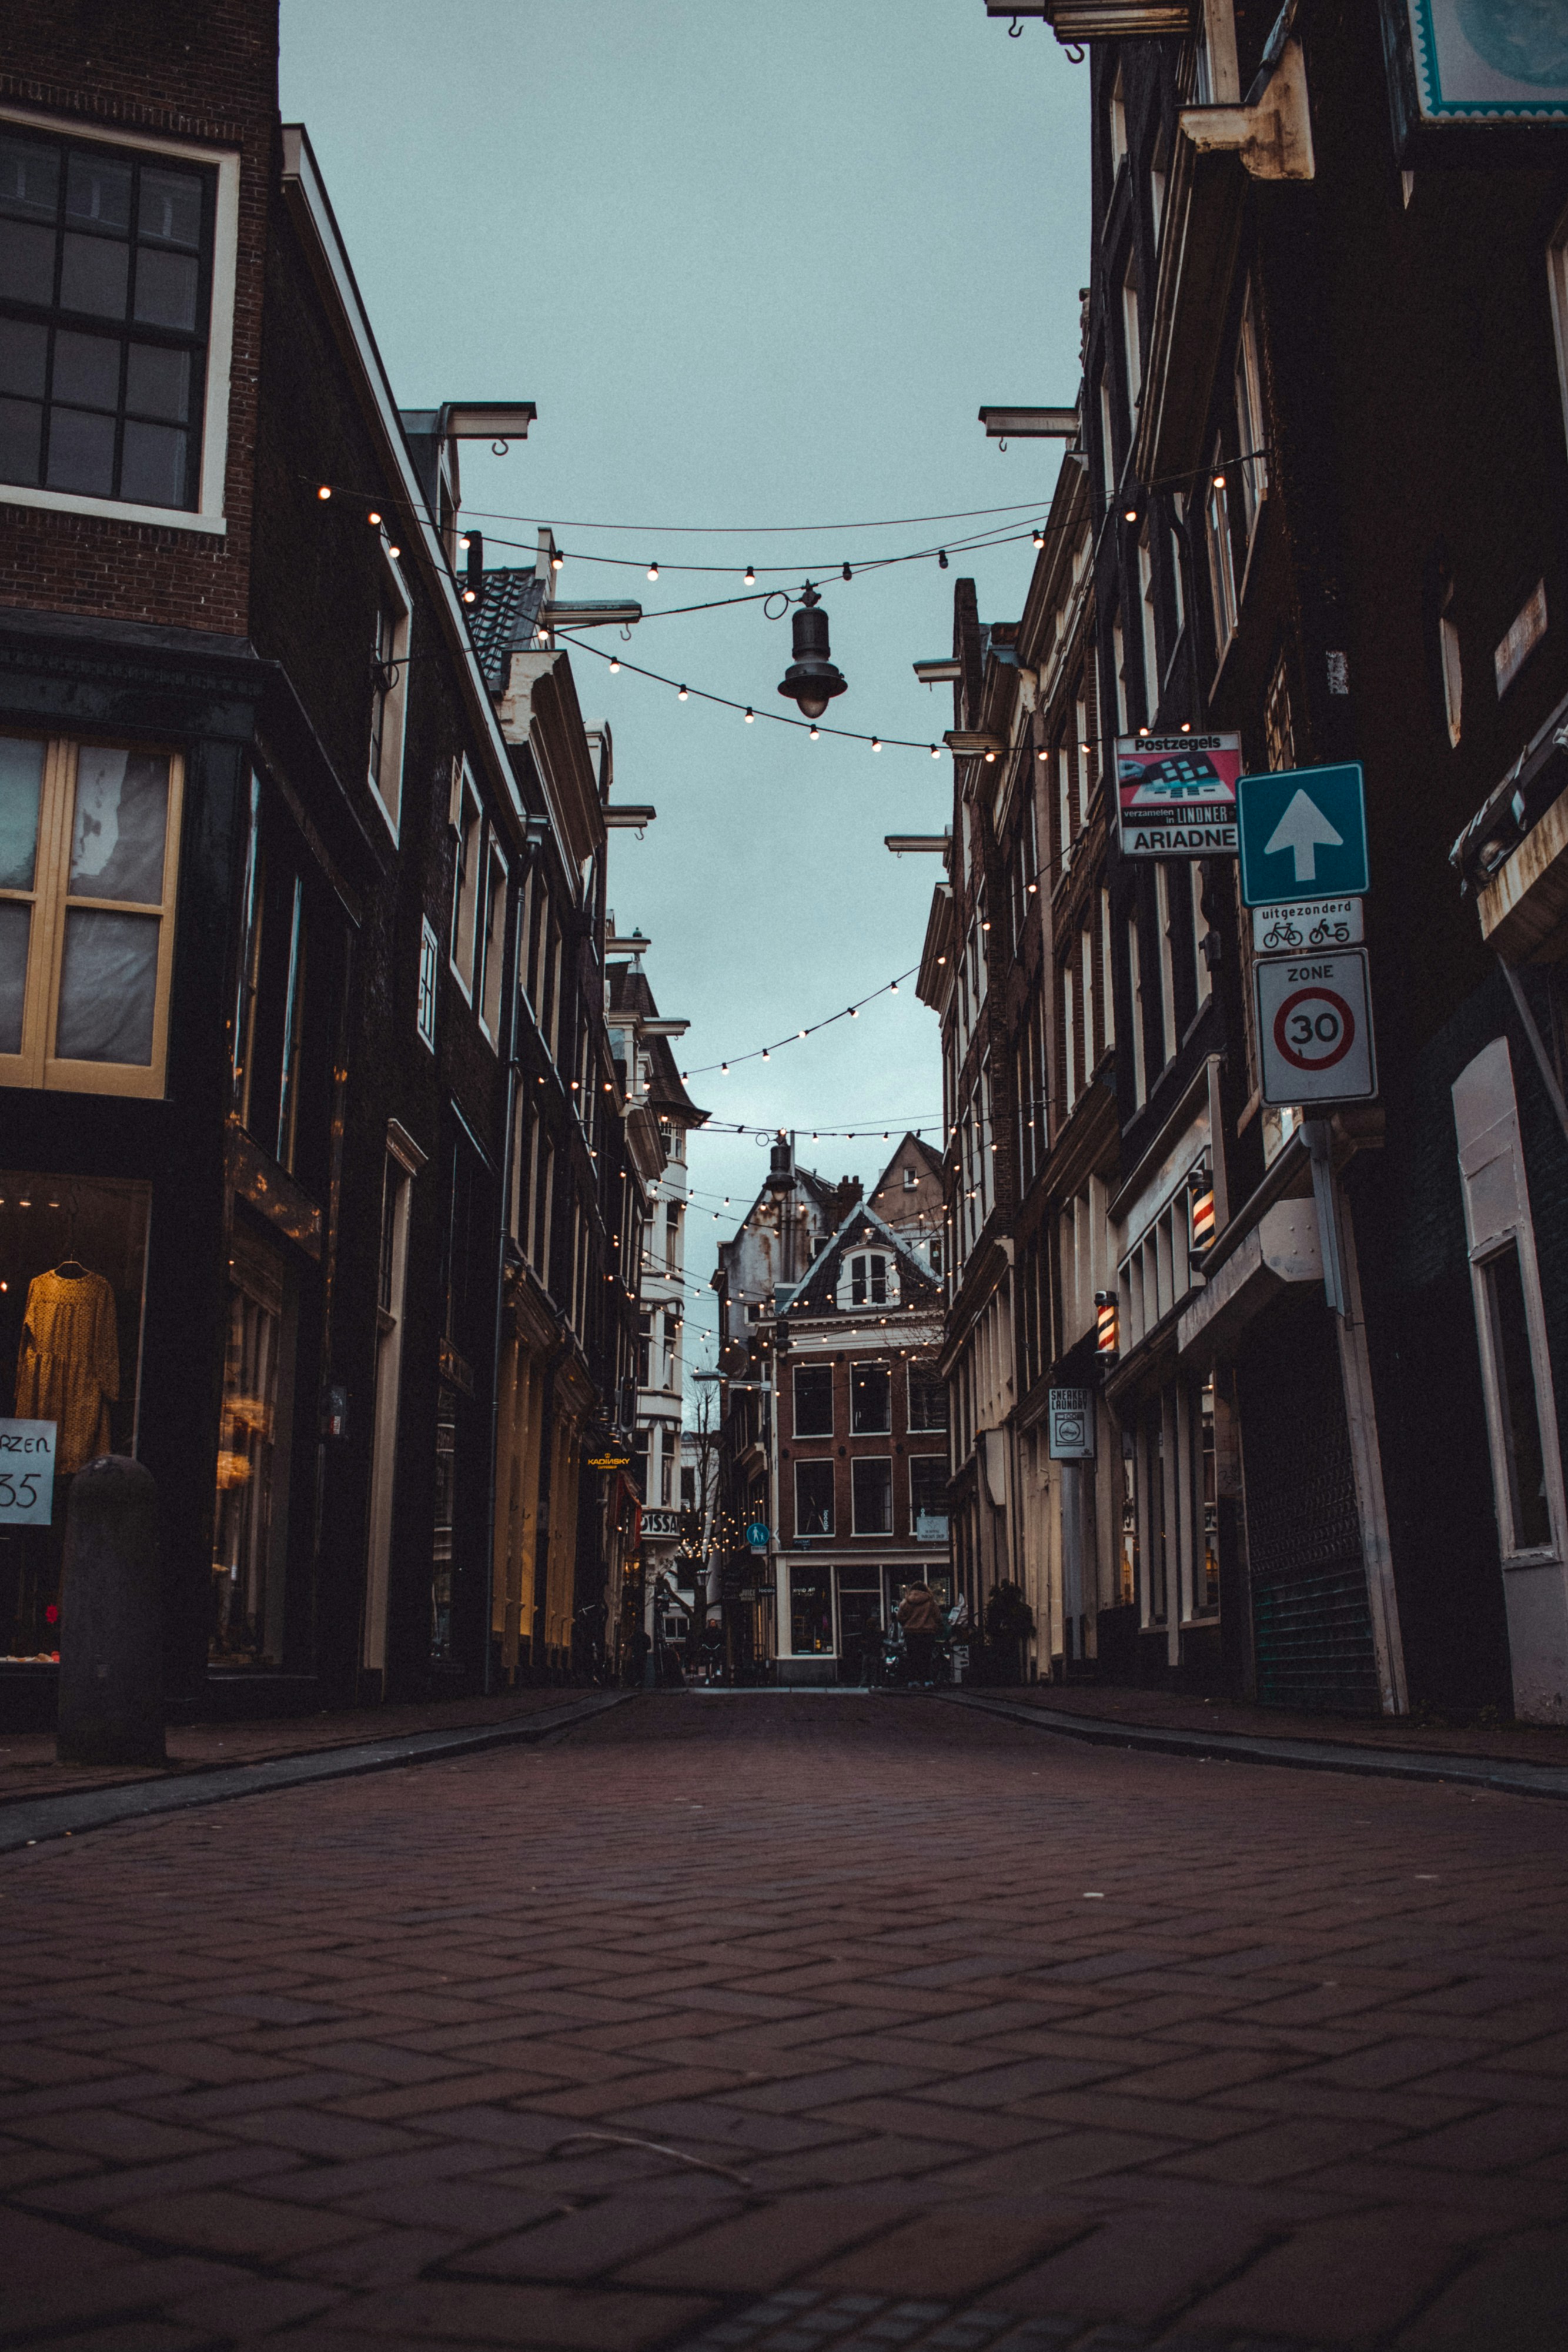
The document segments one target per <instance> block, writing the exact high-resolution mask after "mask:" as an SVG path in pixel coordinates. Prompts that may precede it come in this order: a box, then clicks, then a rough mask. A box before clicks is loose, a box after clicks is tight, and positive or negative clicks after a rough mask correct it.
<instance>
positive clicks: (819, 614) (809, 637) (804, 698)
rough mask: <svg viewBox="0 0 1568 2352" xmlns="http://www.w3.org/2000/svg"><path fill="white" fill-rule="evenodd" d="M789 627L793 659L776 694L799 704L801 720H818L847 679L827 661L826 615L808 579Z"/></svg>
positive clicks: (841, 691) (844, 686)
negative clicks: (793, 640) (791, 633)
mask: <svg viewBox="0 0 1568 2352" xmlns="http://www.w3.org/2000/svg"><path fill="white" fill-rule="evenodd" d="M790 626H791V628H792V629H793V631H794V637H795V658H794V660H793V661H792V662H791V663H790V665H789V668H788V669H787V670H786V671H785V673H784V677H783V682H782V684H781V685H780V687H779V693H780V694H782V695H784V696H785V697H786V698H788V699H789V701H791V702H798V703H799V704H800V716H801V718H802V719H820V718H821V715H822V713H823V711H824V710H826V709H827V707H828V705H829V703H830V702H831V700H832V698H833V697H834V695H835V694H842V693H843V692H844V691H845V690H846V688H848V685H849V680H848V679H847V678H846V677H844V675H843V673H842V672H841V670H838V669H835V668H834V667H833V665H832V663H831V661H830V660H829V658H828V616H827V614H826V613H825V612H823V610H822V600H821V597H820V596H819V595H818V593H817V592H816V590H815V589H814V588H813V587H812V585H811V583H810V581H809V580H808V581H807V583H806V585H805V587H804V589H803V590H802V591H801V594H800V604H799V606H798V607H797V610H796V614H795V618H794V620H793V622H792V623H791V624H790Z"/></svg>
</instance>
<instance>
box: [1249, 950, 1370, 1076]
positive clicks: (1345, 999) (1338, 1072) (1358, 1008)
mask: <svg viewBox="0 0 1568 2352" xmlns="http://www.w3.org/2000/svg"><path fill="white" fill-rule="evenodd" d="M1252 985H1253V988H1254V991H1255V993H1256V1003H1257V1008H1258V1045H1259V1050H1260V1057H1261V1060H1262V1064H1263V1100H1264V1101H1265V1102H1266V1103H1268V1104H1270V1106H1273V1105H1279V1104H1287V1103H1319V1102H1364V1101H1365V1100H1366V1099H1367V1098H1368V1097H1370V1096H1373V1095H1375V1093H1376V1092H1377V1070H1376V1065H1375V1058H1374V1055H1373V1050H1372V999H1371V994H1370V992H1369V990H1368V987H1367V977H1366V950H1365V949H1364V948H1353V949H1352V950H1349V952H1348V953H1341V954H1339V955H1319V956H1273V957H1270V959H1269V961H1267V962H1263V963H1257V964H1254V966H1253V967H1252Z"/></svg>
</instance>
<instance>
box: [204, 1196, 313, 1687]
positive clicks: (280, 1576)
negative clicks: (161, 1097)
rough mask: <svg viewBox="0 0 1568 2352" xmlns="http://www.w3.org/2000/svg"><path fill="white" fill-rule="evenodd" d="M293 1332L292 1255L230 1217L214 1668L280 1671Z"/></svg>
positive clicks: (240, 1217)
mask: <svg viewBox="0 0 1568 2352" xmlns="http://www.w3.org/2000/svg"><path fill="white" fill-rule="evenodd" d="M297 1323H298V1307H297V1286H296V1282H295V1279H294V1266H293V1262H292V1258H291V1256H290V1255H289V1254H288V1253H287V1251H286V1250H285V1249H284V1248H283V1246H282V1245H281V1244H279V1243H278V1242H277V1241H276V1240H275V1239H274V1238H273V1236H272V1234H269V1233H267V1231H266V1230H265V1229H264V1228H263V1227H262V1226H261V1225H260V1224H259V1223H253V1222H252V1221H251V1219H250V1218H248V1217H247V1216H246V1214H245V1213H244V1212H243V1211H241V1210H236V1212H235V1224H234V1231H233V1233H232V1234H231V1235H230V1237H229V1293H228V1335H227V1344H226V1346H225V1351H224V1400H223V1415H222V1419H221V1422H220V1423H219V1430H218V1493H217V1510H216V1515H215V1519H214V1534H213V1623H212V1634H211V1656H212V1660H213V1663H214V1665H246V1666H278V1665H281V1664H283V1654H284V1652H283V1643H284V1609H285V1601H286V1597H287V1576H288V1504H289V1466H290V1454H291V1444H292V1438H293V1425H294V1365H295V1355H296V1349H295V1338H296V1328H297Z"/></svg>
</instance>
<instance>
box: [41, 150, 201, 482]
mask: <svg viewBox="0 0 1568 2352" xmlns="http://www.w3.org/2000/svg"><path fill="white" fill-rule="evenodd" d="M215 187H216V181H215V175H214V173H212V172H210V171H204V170H202V169H201V168H199V167H197V166H185V165H183V164H179V165H176V164H174V163H165V162H162V161H161V160H159V159H158V158H156V157H152V156H141V155H136V154H115V153H113V152H108V151H104V150H100V149H98V148H96V147H94V148H91V149H89V148H87V147H81V146H76V145H73V144H71V143H70V142H67V141H63V140H47V139H41V138H38V137H36V136H33V135H30V134H27V133H25V132H11V131H8V132H6V133H5V135H4V136H0V480H5V481H8V482H15V483H17V484H19V485H24V486H26V487H28V488H50V489H57V490H65V491H75V492H78V493H80V494H83V495H86V496H93V497H101V498H120V499H128V500H130V501H131V502H133V503H135V504H137V505H145V506H166V507H172V508H183V509H187V510H191V509H194V507H195V506H196V503H197V480H198V473H199V464H200V454H201V453H200V439H201V436H200V432H199V430H198V429H197V428H198V425H199V416H200V410H201V404H202V402H203V399H204V394H205V388H206V384H205V378H206V320H207V314H208V310H209V308H210V303H211V293H212V286H211V279H212V247H213V218H214V201H215Z"/></svg>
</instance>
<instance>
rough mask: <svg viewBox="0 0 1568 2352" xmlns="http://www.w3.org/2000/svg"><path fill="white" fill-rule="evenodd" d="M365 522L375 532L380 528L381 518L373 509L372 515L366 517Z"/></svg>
mask: <svg viewBox="0 0 1568 2352" xmlns="http://www.w3.org/2000/svg"><path fill="white" fill-rule="evenodd" d="M365 520H366V521H367V522H368V523H369V524H370V526H371V530H377V529H378V528H379V527H380V524H381V517H380V515H379V514H377V512H376V510H375V509H374V507H372V508H371V510H370V513H369V514H368V515H367V516H366V517H365Z"/></svg>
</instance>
